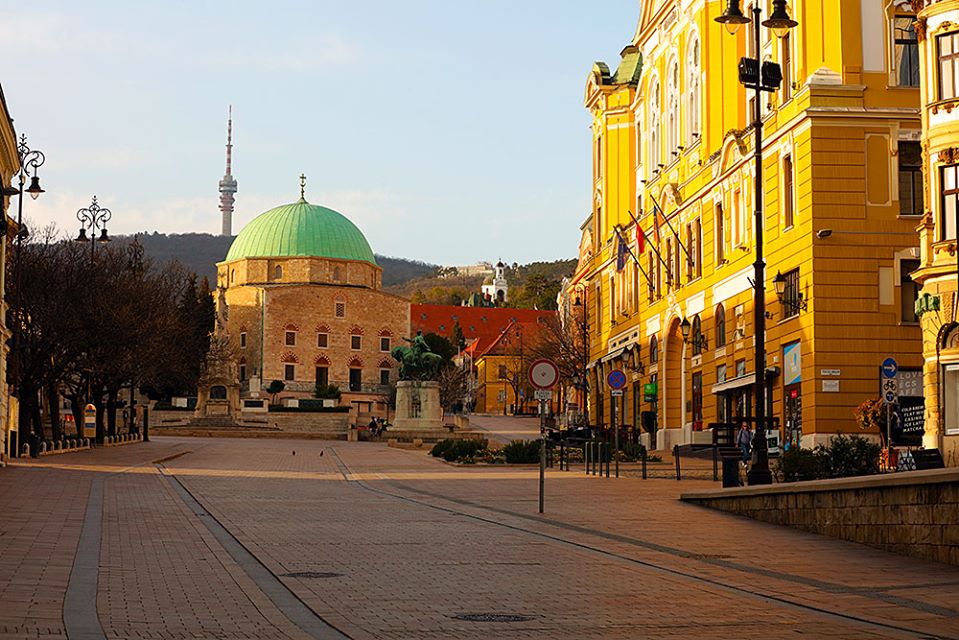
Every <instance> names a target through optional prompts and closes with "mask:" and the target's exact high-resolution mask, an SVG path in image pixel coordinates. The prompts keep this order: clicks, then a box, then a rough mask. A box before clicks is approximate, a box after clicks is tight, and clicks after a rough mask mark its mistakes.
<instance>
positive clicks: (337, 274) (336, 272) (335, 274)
mask: <svg viewBox="0 0 959 640" xmlns="http://www.w3.org/2000/svg"><path fill="white" fill-rule="evenodd" d="M339 281H340V268H339V267H333V282H339Z"/></svg>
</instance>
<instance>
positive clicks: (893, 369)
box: [879, 357, 899, 465]
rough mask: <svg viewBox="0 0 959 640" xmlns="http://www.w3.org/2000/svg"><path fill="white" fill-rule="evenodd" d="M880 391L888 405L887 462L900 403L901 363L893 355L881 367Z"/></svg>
mask: <svg viewBox="0 0 959 640" xmlns="http://www.w3.org/2000/svg"><path fill="white" fill-rule="evenodd" d="M879 373H880V385H879V387H880V389H879V391H880V393H881V394H882V401H883V404H885V405H886V464H887V465H888V464H889V461H890V460H891V459H892V458H891V457H890V455H891V454H892V414H893V411H894V409H895V405H897V404H899V363H897V362H896V359H895V358H893V357H889V358H886V359H885V360H883V361H882V366H881V367H879Z"/></svg>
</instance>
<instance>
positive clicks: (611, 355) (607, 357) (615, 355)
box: [599, 349, 626, 362]
mask: <svg viewBox="0 0 959 640" xmlns="http://www.w3.org/2000/svg"><path fill="white" fill-rule="evenodd" d="M624 351H626V349H617V350H616V351H613V352H612V353H607V354H606V355H605V356H603V357H602V358H600V360H599V361H600V362H609V361H610V360H615V359H616V358H618V357H619V356H621V355H623V352H624Z"/></svg>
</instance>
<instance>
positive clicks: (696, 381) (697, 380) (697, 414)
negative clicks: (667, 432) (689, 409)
mask: <svg viewBox="0 0 959 640" xmlns="http://www.w3.org/2000/svg"><path fill="white" fill-rule="evenodd" d="M692 382H693V429H694V430H696V431H699V430H702V428H703V373H702V371H696V372H694V373H693V376H692Z"/></svg>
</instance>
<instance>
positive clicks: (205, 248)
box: [120, 232, 439, 287]
mask: <svg viewBox="0 0 959 640" xmlns="http://www.w3.org/2000/svg"><path fill="white" fill-rule="evenodd" d="M120 239H121V240H125V241H128V240H129V239H130V238H129V237H121V238H120ZM140 242H141V244H143V248H144V250H145V252H146V254H147V255H148V256H150V257H151V258H153V259H154V260H155V261H157V262H168V261H170V260H176V261H177V262H179V263H180V264H182V265H183V266H184V267H185V268H186V269H187V270H189V271H194V272H196V274H197V276H199V277H200V278H204V277H206V278H209V280H210V282H211V283H213V282H215V281H216V263H217V262H220V261H221V260H223V258H225V257H226V252H227V251H229V249H230V244H231V243H232V242H233V238H232V237H229V236H215V235H212V234H209V233H173V234H166V233H156V232H154V233H141V234H140ZM376 262H377V264H379V265H380V266H381V267H383V286H387V287H388V286H394V285H399V284H403V283H405V282H408V281H410V280H415V279H418V278H426V277H429V276H432V275H434V274H435V273H436V272H437V270H438V269H439V267H437V266H436V265H432V264H426V263H425V262H418V261H415V260H404V259H403V258H390V257H387V256H380V255H378V256H376Z"/></svg>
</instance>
